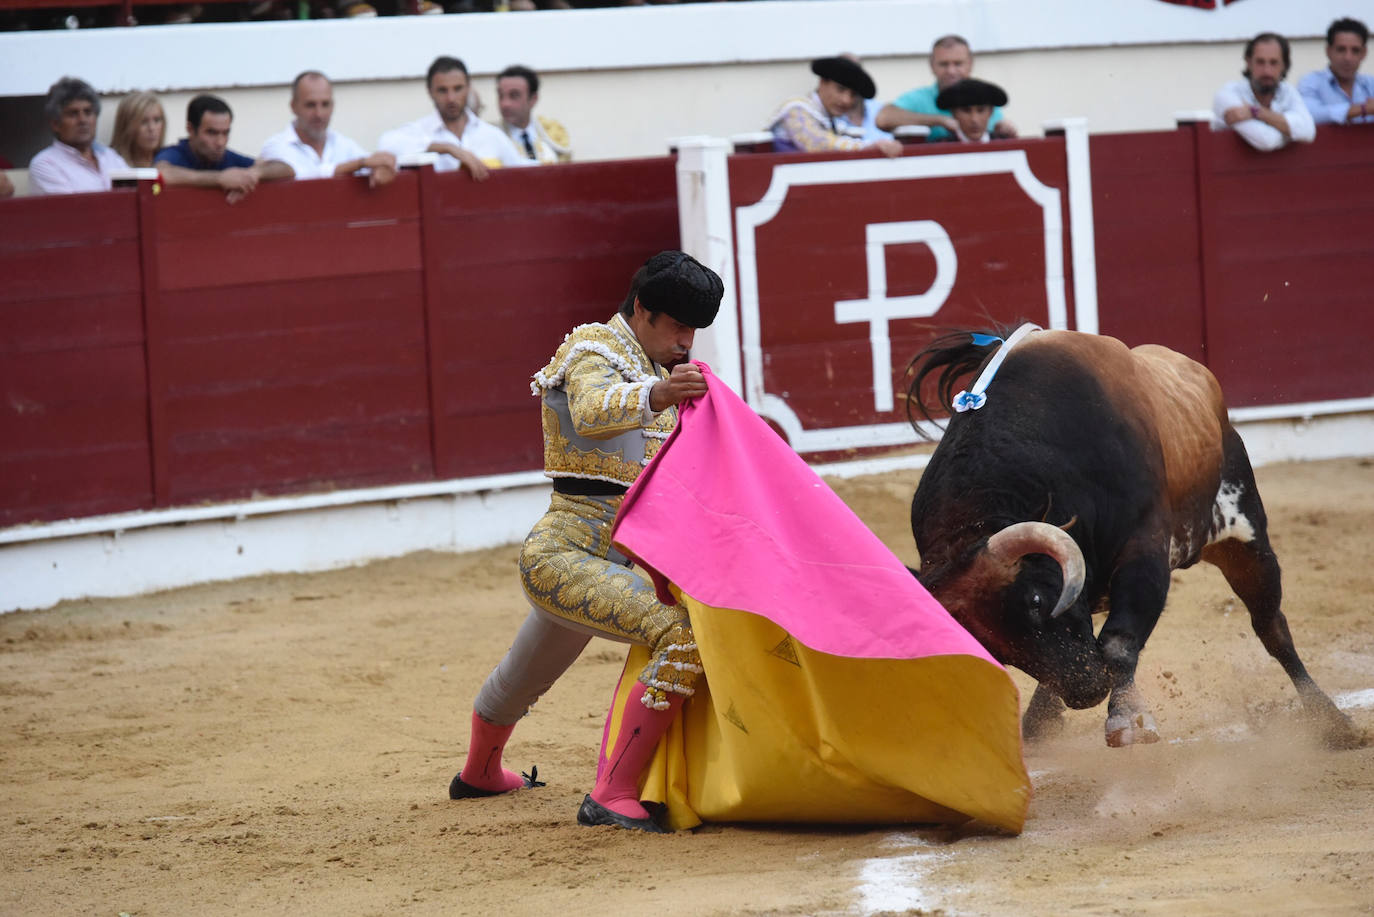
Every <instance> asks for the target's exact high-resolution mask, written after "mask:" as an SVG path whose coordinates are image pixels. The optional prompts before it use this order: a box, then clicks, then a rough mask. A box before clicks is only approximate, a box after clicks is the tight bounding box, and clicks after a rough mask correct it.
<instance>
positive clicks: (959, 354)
mask: <svg viewBox="0 0 1374 917" xmlns="http://www.w3.org/2000/svg"><path fill="white" fill-rule="evenodd" d="M1019 326H1020V323H1019V322H1017V323H1015V324H1012V325H999V326H996V327H995V328H994V329H993V330H985V331H977V332H974V331H968V330H959V331H948V332H945V333H943V334H941V335H940V336H939V337H937V338H935V339H934V340H933V341H931V342H930V343H929V344H927V345H926V346H925V348H924V349H923V350H922V351H921V352H920V353H918V354H916V356H914V357H912V358H911V362H910V363H908V364H907V366H906V378H907V379H908V380H909V383H908V385H907V397H906V417H907V420H908V421H909V422H910V423H911V426H912V427H913V428H914V429H915V430H916V432H917V433H918V434H919V435H920V436H921V437H922V438H925V439H930V438H931V437H930V435H929V433H928V432H927V431H926V428H925V427H923V426H922V425H921V423H922V421H934V420H935V419H936V416H935V409H936V408H939V409H940V410H941V412H942V413H943V415H944V416H948V415H949V414H951V413H953V411H954V396H955V394H956V393H958V392H959V390H960V389H962V388H964V387H965V386H964V383H965V381H966V380H967V379H968V378H969V377H971V376H972V375H973V374H974V373H976V372H977V371H978V370H979V369H980V368H981V367H982V365H983V364H984V363H985V362H986V361H987V359H988V357H990V356H991V355H992V354H993V353H995V352H996V351H997V348H999V347H1000V346H1001V345H1002V341H1003V340H1005V339H1006V338H1007V336H1008V335H1009V334H1010V333H1011V332H1012V331H1014V330H1015V329H1016V328H1018V327H1019Z"/></svg>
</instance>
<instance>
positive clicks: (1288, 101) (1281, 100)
mask: <svg viewBox="0 0 1374 917" xmlns="http://www.w3.org/2000/svg"><path fill="white" fill-rule="evenodd" d="M1290 64H1291V58H1290V55H1289V51H1288V40H1287V39H1286V38H1284V37H1283V36H1282V35H1278V34H1276V33H1274V32H1261V33H1260V34H1258V35H1256V36H1255V37H1254V38H1252V39H1250V41H1249V42H1248V43H1246V45H1245V70H1243V71H1242V74H1241V75H1242V76H1244V77H1245V79H1243V80H1234V81H1232V82H1230V83H1227V84H1226V85H1225V86H1222V87H1221V89H1219V90H1217V94H1216V97H1215V98H1213V100H1212V113H1213V115H1215V116H1216V120H1217V121H1218V122H1219V126H1220V125H1225V126H1226V127H1229V128H1231V129H1232V130H1234V131H1235V132H1236V133H1237V134H1239V135H1240V136H1241V138H1242V139H1244V140H1245V142H1246V143H1248V144H1250V145H1251V146H1252V147H1254V148H1255V149H1257V150H1261V151H1266V152H1267V151H1269V150H1277V149H1278V148H1280V147H1282V146H1286V145H1287V144H1288V143H1290V142H1292V141H1301V142H1303V143H1311V142H1312V140H1313V138H1315V137H1316V136H1317V126H1316V124H1314V123H1313V121H1312V115H1311V113H1310V112H1308V110H1307V106H1306V105H1304V104H1303V101H1302V96H1300V95H1299V94H1298V91H1297V90H1296V89H1294V88H1293V87H1292V86H1290V85H1288V84H1287V83H1285V82H1283V78H1284V77H1286V76H1287V75H1288V68H1289V66H1290Z"/></svg>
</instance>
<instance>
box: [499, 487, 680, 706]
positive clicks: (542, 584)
mask: <svg viewBox="0 0 1374 917" xmlns="http://www.w3.org/2000/svg"><path fill="white" fill-rule="evenodd" d="M622 499H624V498H623V497H584V496H571V495H564V494H558V493H555V494H554V495H553V502H552V503H551V504H550V506H549V511H548V512H547V513H545V514H544V517H543V518H542V519H540V520H539V522H538V523H536V524H535V526H534V529H533V530H532V531H531V532H530V534H529V537H527V538H526V539H525V545H524V548H523V549H522V550H521V552H520V579H521V582H522V584H523V585H524V587H525V593H526V594H527V595H528V596H529V599H530V601H531V602H533V603H534V604H535V605H536V606H538V607H539V608H541V609H543V610H544V611H547V612H549V613H550V614H552V615H555V616H557V617H559V618H561V619H563V620H565V621H568V622H571V623H572V624H574V625H577V626H580V627H582V628H588V629H590V630H593V631H595V632H597V633H600V634H605V635H607V636H609V637H612V638H617V639H621V640H628V641H629V642H632V643H638V644H642V645H644V646H647V647H648V648H649V652H650V660H649V664H648V665H647V666H646V667H645V668H644V671H642V672H641V673H640V675H639V680H640V682H641V683H642V684H643V685H644V686H645V688H646V691H645V694H644V702H645V704H646V705H648V706H652V707H655V708H658V709H663V708H666V707H667V706H668V701H667V695H668V694H669V693H676V694H682V695H691V693H692V685H693V684H694V683H695V681H696V679H697V676H698V675H699V674H700V673H701V658H700V657H699V656H698V655H697V646H696V640H695V638H694V637H693V636H692V627H691V622H690V621H689V620H688V618H687V609H686V608H685V607H683V606H682V605H681V604H680V603H679V604H675V605H664V604H663V603H662V602H660V601H659V600H658V596H657V594H656V593H655V592H654V586H653V584H652V583H651V582H649V580H648V579H646V578H645V577H644V576H643V575H641V574H640V573H639V572H638V571H637V570H634V569H632V568H630V567H628V566H626V565H625V559H624V557H623V555H621V554H620V552H618V551H616V550H615V548H614V547H612V545H611V523H612V522H613V521H614V520H615V514H616V510H617V509H618V508H619V507H620V502H621V500H622Z"/></svg>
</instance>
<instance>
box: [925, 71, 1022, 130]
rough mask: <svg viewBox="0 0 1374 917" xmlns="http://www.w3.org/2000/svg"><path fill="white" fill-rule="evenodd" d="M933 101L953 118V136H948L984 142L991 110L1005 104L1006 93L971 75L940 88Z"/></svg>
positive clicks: (990, 118) (990, 119) (999, 87)
mask: <svg viewBox="0 0 1374 917" xmlns="http://www.w3.org/2000/svg"><path fill="white" fill-rule="evenodd" d="M935 104H936V105H938V106H939V107H940V108H943V109H945V110H946V111H948V112H949V113H950V116H951V117H953V118H954V136H953V137H950V138H948V139H950V140H957V141H959V142H962V143H987V142H988V141H989V140H991V139H992V131H991V130H990V129H989V128H990V126H991V122H992V113H993V112H994V111H996V110H997V109H998V108H999V107H1000V106H1002V105H1006V104H1007V94H1006V92H1005V91H1003V89H1002V87H1001V86H998V85H997V84H996V83H985V82H983V81H982V80H975V79H973V78H972V77H970V78H968V79H964V80H960V81H959V82H957V83H955V84H953V85H952V86H946V87H945V88H944V89H941V90H940V95H939V96H937V97H936V100H935Z"/></svg>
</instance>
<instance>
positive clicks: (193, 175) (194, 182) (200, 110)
mask: <svg viewBox="0 0 1374 917" xmlns="http://www.w3.org/2000/svg"><path fill="white" fill-rule="evenodd" d="M233 122H234V113H233V112H232V111H230V109H229V105H228V104H227V103H226V102H225V101H224V100H223V99H221V98H219V97H218V96H212V95H198V96H196V97H195V98H194V99H192V100H191V102H190V104H189V105H187V106H186V137H185V139H183V140H181V141H180V142H178V143H177V145H176V146H169V147H167V148H165V149H163V150H162V151H161V152H159V153H158V154H157V158H156V160H155V162H156V164H157V167H158V171H159V172H160V173H161V175H162V180H163V181H164V182H166V183H167V184H168V185H189V186H191V187H195V188H220V189H222V190H223V191H224V197H225V200H227V201H229V203H231V204H233V203H235V202H237V201H239V200H242V199H243V198H244V197H246V196H247V195H249V194H251V193H252V192H253V190H254V189H255V188H257V186H258V182H260V181H277V180H279V179H283V178H290V177H291V174H292V173H291V167H290V166H288V165H287V164H286V163H284V162H278V161H276V160H264V161H261V162H254V161H253V160H252V158H251V157H248V156H244V155H243V154H242V153H235V152H234V151H233V150H231V149H229V128H230V126H231V125H232V124H233Z"/></svg>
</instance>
